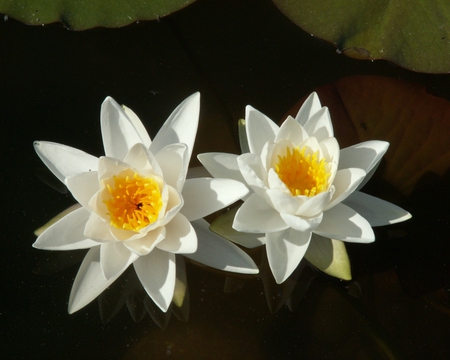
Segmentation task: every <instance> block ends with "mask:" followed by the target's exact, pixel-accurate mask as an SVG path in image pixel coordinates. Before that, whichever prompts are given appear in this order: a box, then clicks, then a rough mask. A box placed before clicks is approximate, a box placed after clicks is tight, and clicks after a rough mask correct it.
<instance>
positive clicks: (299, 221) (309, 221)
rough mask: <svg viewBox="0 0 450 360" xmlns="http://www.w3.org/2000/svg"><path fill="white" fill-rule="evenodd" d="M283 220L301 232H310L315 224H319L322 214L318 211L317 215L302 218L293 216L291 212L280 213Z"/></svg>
mask: <svg viewBox="0 0 450 360" xmlns="http://www.w3.org/2000/svg"><path fill="white" fill-rule="evenodd" d="M280 215H281V217H282V218H283V220H284V221H285V222H286V224H287V225H289V226H290V227H291V228H293V229H295V230H297V231H301V232H311V231H313V230H314V229H315V228H316V227H317V226H319V224H320V222H321V221H322V217H323V214H322V213H320V214H319V215H318V216H315V217H312V218H304V217H301V216H295V215H291V214H283V213H281V214H280Z"/></svg>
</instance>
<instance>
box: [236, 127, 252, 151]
mask: <svg viewBox="0 0 450 360" xmlns="http://www.w3.org/2000/svg"><path fill="white" fill-rule="evenodd" d="M238 132H239V145H240V147H241V153H242V154H245V153H248V152H250V147H249V146H248V139H247V129H246V128H245V120H244V119H240V120H239V121H238Z"/></svg>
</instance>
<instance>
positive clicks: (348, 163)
mask: <svg viewBox="0 0 450 360" xmlns="http://www.w3.org/2000/svg"><path fill="white" fill-rule="evenodd" d="M388 147H389V143H388V142H386V141H378V140H372V141H365V142H362V143H359V144H356V145H353V146H349V147H347V148H345V149H342V150H341V156H340V159H339V169H345V168H352V167H356V168H360V169H363V170H364V171H365V172H366V173H368V172H369V171H370V170H372V168H373V167H374V166H376V165H377V164H378V163H379V161H380V160H381V158H382V157H383V155H384V154H385V153H386V151H387V149H388Z"/></svg>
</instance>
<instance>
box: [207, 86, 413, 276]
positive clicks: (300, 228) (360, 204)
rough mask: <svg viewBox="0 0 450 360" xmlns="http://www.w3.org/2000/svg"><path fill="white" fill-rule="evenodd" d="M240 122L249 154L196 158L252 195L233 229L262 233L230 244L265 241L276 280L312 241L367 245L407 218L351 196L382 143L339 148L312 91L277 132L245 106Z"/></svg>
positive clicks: (377, 202)
mask: <svg viewBox="0 0 450 360" xmlns="http://www.w3.org/2000/svg"><path fill="white" fill-rule="evenodd" d="M245 118H246V120H245V132H246V133H245V134H242V133H241V147H242V148H243V149H242V150H243V152H246V151H248V152H246V153H244V154H242V155H240V156H237V155H232V154H222V153H210V154H201V155H199V160H200V161H201V162H202V164H203V165H204V166H205V167H206V169H207V170H208V171H209V172H210V173H211V174H212V175H213V176H218V177H228V178H232V179H236V180H239V181H242V182H243V183H245V184H247V185H248V186H249V187H250V188H251V190H253V192H252V193H251V194H250V196H249V197H248V198H247V199H246V200H245V202H244V203H243V205H242V206H241V207H240V209H239V210H238V212H237V213H236V216H235V218H234V222H233V228H234V229H235V230H237V231H240V232H246V233H253V234H259V233H262V234H264V235H262V234H261V236H259V237H258V236H253V238H249V237H242V241H240V240H241V238H240V237H236V238H235V241H236V242H240V243H241V244H242V245H244V246H254V245H262V244H266V249H267V256H268V259H269V265H270V268H271V270H272V273H273V275H274V277H275V280H276V281H277V283H282V282H283V281H284V280H286V278H287V277H288V276H289V275H290V274H291V273H292V272H293V271H294V270H295V268H296V267H297V266H298V264H299V262H300V261H301V259H302V258H303V256H304V255H305V252H306V251H307V249H308V246H309V244H310V241H311V239H314V237H317V238H318V241H319V239H323V237H325V238H330V239H337V240H342V241H348V242H357V243H369V242H372V241H374V240H375V236H374V233H373V230H372V227H371V226H379V225H386V224H392V223H395V222H399V221H404V220H406V219H408V218H410V217H411V215H410V214H409V213H408V212H406V211H404V210H403V209H401V208H399V207H397V206H395V205H393V204H390V203H388V202H386V201H383V200H381V199H378V198H375V197H372V196H370V195H366V194H364V193H362V192H360V191H358V190H359V188H360V187H362V185H363V184H364V183H365V182H366V181H367V180H368V179H369V178H370V177H371V175H372V173H373V172H374V171H375V169H376V167H377V165H378V163H379V161H380V160H381V158H382V156H383V154H384V153H385V152H386V150H387V148H388V146H389V144H388V143H387V142H384V141H367V142H363V143H360V144H357V145H354V146H351V147H348V148H345V149H343V150H340V149H339V145H338V142H337V140H336V138H335V137H334V135H333V126H332V123H331V119H330V115H329V112H328V109H327V108H326V107H322V106H321V104H320V101H319V99H318V96H317V95H316V94H315V93H313V94H312V95H311V96H310V97H309V98H308V99H307V100H306V101H305V103H304V105H303V106H302V108H301V109H300V110H299V112H298V114H297V116H296V117H295V119H294V118H292V117H290V116H289V117H288V118H287V119H286V120H285V121H284V123H283V124H282V125H281V127H278V126H277V125H276V124H275V123H274V122H273V121H271V120H270V119H269V118H268V117H266V116H265V115H263V114H262V113H260V112H259V111H257V110H255V109H253V108H252V107H250V106H247V108H246V117H245ZM242 135H243V136H242ZM313 234H314V236H312V235H313ZM250 242H252V243H253V244H250Z"/></svg>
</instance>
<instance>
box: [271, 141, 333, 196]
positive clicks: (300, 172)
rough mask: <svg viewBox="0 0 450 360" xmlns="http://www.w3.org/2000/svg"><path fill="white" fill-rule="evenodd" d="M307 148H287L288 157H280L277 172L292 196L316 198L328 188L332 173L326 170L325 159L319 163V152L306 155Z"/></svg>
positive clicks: (276, 166) (276, 167)
mask: <svg viewBox="0 0 450 360" xmlns="http://www.w3.org/2000/svg"><path fill="white" fill-rule="evenodd" d="M305 151H306V147H303V148H302V149H299V147H295V148H294V149H292V150H291V149H290V148H289V147H286V155H284V156H280V155H278V163H276V164H275V172H276V173H277V174H278V177H279V178H280V180H281V181H282V182H284V184H285V185H286V186H287V187H288V189H289V190H290V192H291V194H292V195H294V196H297V195H306V196H309V197H311V196H315V195H317V194H320V193H321V192H323V191H325V190H326V189H327V187H328V178H329V177H330V173H329V172H328V170H327V169H326V167H327V164H328V163H327V162H326V161H325V159H321V160H320V161H319V152H318V151H316V152H315V153H314V154H308V155H305Z"/></svg>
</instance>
